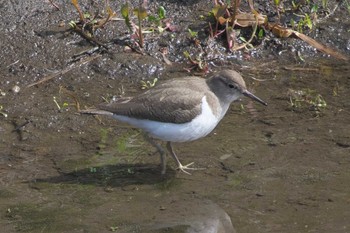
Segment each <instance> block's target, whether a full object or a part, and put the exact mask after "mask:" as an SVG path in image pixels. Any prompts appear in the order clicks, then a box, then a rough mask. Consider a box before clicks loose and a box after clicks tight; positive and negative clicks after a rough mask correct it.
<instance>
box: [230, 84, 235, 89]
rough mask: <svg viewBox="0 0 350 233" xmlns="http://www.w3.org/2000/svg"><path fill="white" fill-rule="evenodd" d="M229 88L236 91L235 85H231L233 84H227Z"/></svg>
mask: <svg viewBox="0 0 350 233" xmlns="http://www.w3.org/2000/svg"><path fill="white" fill-rule="evenodd" d="M228 86H229V87H230V88H234V89H236V86H235V85H233V84H229V85H228Z"/></svg>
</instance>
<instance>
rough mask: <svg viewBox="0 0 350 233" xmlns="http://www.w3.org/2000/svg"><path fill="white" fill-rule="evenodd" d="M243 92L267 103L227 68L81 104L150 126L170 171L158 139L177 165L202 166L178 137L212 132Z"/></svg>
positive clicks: (185, 167)
mask: <svg viewBox="0 0 350 233" xmlns="http://www.w3.org/2000/svg"><path fill="white" fill-rule="evenodd" d="M242 96H246V97H249V98H251V99H252V100H254V101H257V102H259V103H261V104H263V105H265V106H266V105H267V103H266V102H265V101H263V100H262V99H260V98H259V97H257V96H255V95H254V94H252V93H251V92H249V91H248V90H247V87H246V84H245V82H244V80H243V77H242V76H241V75H240V74H239V73H238V72H237V71H235V70H230V69H224V70H221V71H218V72H216V73H213V74H212V75H211V76H210V77H209V78H207V79H205V78H202V77H197V76H187V77H183V78H176V79H171V80H167V81H165V82H163V83H161V84H159V85H156V86H155V87H153V88H151V89H149V90H147V91H145V92H143V93H141V94H139V95H137V96H134V97H121V98H119V99H117V100H115V101H113V102H111V103H107V104H100V105H98V106H97V108H94V109H86V110H80V113H82V114H92V115H106V116H110V117H113V118H115V119H117V120H119V121H121V122H124V123H128V124H130V125H132V126H134V127H136V128H139V129H142V130H143V131H144V132H145V138H146V139H147V141H148V142H150V143H151V144H152V145H153V146H155V147H156V148H157V150H158V152H159V154H160V157H161V174H163V175H164V174H165V173H166V153H165V151H164V149H163V147H162V146H160V145H159V144H157V143H156V142H155V141H154V139H159V140H161V141H165V142H166V148H167V150H168V152H169V153H170V155H171V156H172V158H173V159H174V160H175V162H176V164H177V166H178V169H179V170H180V171H182V172H184V173H186V174H191V173H190V172H188V171H187V170H199V168H194V167H191V165H192V164H193V162H192V163H190V164H187V165H182V163H181V162H180V160H179V159H178V157H177V155H176V153H175V152H174V149H173V146H172V143H173V142H190V141H194V140H197V139H200V138H203V137H205V136H207V135H208V134H209V133H210V132H212V131H213V129H214V128H215V127H216V126H217V125H218V123H219V122H220V121H221V120H222V118H223V117H224V116H225V114H226V112H227V110H228V109H229V106H230V104H231V103H232V102H234V101H236V100H238V99H240V98H241V97H242Z"/></svg>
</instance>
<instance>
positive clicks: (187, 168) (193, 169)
mask: <svg viewBox="0 0 350 233" xmlns="http://www.w3.org/2000/svg"><path fill="white" fill-rule="evenodd" d="M192 164H194V162H192V163H189V164H187V165H182V164H181V163H179V167H178V168H177V169H179V170H180V171H182V172H184V173H186V174H187V175H191V173H189V172H188V171H186V170H192V171H195V170H204V169H205V168H196V167H190V166H192Z"/></svg>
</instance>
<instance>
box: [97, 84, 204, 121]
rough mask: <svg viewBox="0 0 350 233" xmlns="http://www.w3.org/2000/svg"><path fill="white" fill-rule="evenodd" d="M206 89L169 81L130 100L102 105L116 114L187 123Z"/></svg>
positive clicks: (196, 111) (199, 109) (196, 109)
mask: <svg viewBox="0 0 350 233" xmlns="http://www.w3.org/2000/svg"><path fill="white" fill-rule="evenodd" d="M203 96H204V94H203V92H198V90H193V89H190V88H187V87H184V86H181V87H177V86H175V87H174V86H171V85H169V83H167V84H166V85H162V86H161V88H160V87H159V88H154V89H150V90H149V91H147V92H145V93H143V94H141V95H139V96H136V97H134V98H132V99H130V100H128V101H123V102H121V103H120V102H112V103H110V104H107V105H100V106H99V107H98V108H99V109H101V110H105V111H109V112H112V113H114V114H117V115H123V116H129V117H134V118H139V119H148V120H153V121H161V122H173V123H186V122H189V121H191V120H192V119H193V118H195V117H196V116H197V115H198V114H200V113H201V102H202V97H203Z"/></svg>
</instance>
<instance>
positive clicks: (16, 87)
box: [11, 85, 21, 93]
mask: <svg viewBox="0 0 350 233" xmlns="http://www.w3.org/2000/svg"><path fill="white" fill-rule="evenodd" d="M20 90H21V88H20V87H19V86H17V85H15V86H13V87H12V88H11V91H12V92H13V93H18V92H19V91H20Z"/></svg>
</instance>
